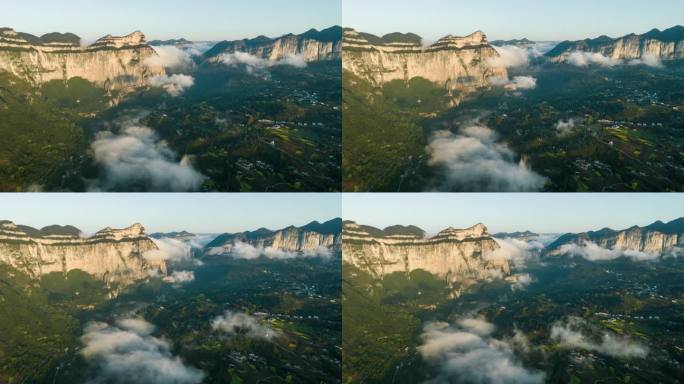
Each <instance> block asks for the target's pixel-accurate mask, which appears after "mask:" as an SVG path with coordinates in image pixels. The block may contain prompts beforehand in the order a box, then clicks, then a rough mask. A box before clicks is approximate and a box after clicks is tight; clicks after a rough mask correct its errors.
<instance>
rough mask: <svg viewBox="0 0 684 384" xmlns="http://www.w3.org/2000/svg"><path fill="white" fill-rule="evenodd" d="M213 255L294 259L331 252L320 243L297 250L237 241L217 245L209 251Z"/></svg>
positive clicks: (326, 255)
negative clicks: (313, 246) (220, 245)
mask: <svg viewBox="0 0 684 384" xmlns="http://www.w3.org/2000/svg"><path fill="white" fill-rule="evenodd" d="M208 252H209V254H212V255H221V254H223V255H230V256H232V257H235V258H238V259H246V260H253V259H257V258H259V257H261V256H264V257H266V258H269V259H294V258H298V257H303V258H306V257H319V258H329V257H330V255H331V253H330V249H328V248H327V247H325V246H322V245H319V246H317V247H315V248H313V249H311V250H309V251H306V252H295V251H289V250H284V249H280V248H274V247H271V246H267V247H261V246H259V247H257V246H254V245H251V244H249V243H245V242H242V241H237V242H235V243H234V244H229V245H228V246H224V247H216V248H215V249H211V250H209V251H208Z"/></svg>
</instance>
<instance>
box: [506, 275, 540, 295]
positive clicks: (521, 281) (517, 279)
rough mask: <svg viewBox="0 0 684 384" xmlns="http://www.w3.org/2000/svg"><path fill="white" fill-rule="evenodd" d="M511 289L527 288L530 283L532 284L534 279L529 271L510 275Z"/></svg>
mask: <svg viewBox="0 0 684 384" xmlns="http://www.w3.org/2000/svg"><path fill="white" fill-rule="evenodd" d="M510 280H511V283H512V284H511V289H512V290H514V291H519V290H523V289H525V288H527V286H528V285H530V284H532V282H533V281H534V279H532V275H530V274H529V273H518V274H515V275H511V276H510Z"/></svg>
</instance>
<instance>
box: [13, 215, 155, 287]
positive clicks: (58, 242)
mask: <svg viewBox="0 0 684 384" xmlns="http://www.w3.org/2000/svg"><path fill="white" fill-rule="evenodd" d="M157 249H158V248H157V246H156V245H155V244H154V242H153V241H152V240H150V238H149V237H147V235H146V234H145V230H144V228H143V227H142V226H141V225H140V224H135V225H133V226H131V227H129V228H125V229H112V228H106V229H103V230H101V231H99V232H97V233H95V234H94V235H93V236H90V237H81V235H80V231H79V230H78V229H76V228H74V227H60V226H51V227H45V228H43V229H41V230H38V229H34V228H31V227H27V226H21V225H16V224H14V223H13V222H10V221H0V262H3V263H6V264H9V265H11V266H13V267H15V268H17V269H19V270H22V271H24V272H26V273H28V274H29V275H30V276H32V277H39V276H41V275H44V274H48V273H51V272H61V273H66V272H68V271H70V270H74V269H80V270H82V271H84V272H87V273H89V274H91V275H93V276H95V277H97V278H99V279H102V280H103V281H106V282H119V283H130V282H132V281H135V280H138V279H144V278H146V277H148V276H149V275H150V273H154V272H158V273H166V263H165V262H164V261H163V260H161V259H158V260H155V259H150V258H146V257H145V256H144V253H145V252H147V251H150V250H157Z"/></svg>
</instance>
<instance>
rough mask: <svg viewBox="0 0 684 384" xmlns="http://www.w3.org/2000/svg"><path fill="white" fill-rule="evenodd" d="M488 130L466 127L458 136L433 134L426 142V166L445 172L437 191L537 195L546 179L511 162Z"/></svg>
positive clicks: (521, 163)
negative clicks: (530, 193) (427, 157)
mask: <svg viewBox="0 0 684 384" xmlns="http://www.w3.org/2000/svg"><path fill="white" fill-rule="evenodd" d="M497 140H498V136H497V134H496V133H495V132H494V131H492V130H491V129H489V128H488V127H485V126H482V125H477V124H470V125H466V126H464V127H462V128H461V129H460V130H459V132H458V133H453V132H451V131H448V130H442V131H437V132H435V133H433V134H432V136H431V137H430V139H429V143H428V147H427V152H428V154H429V155H430V159H429V164H430V165H433V166H441V167H443V169H444V172H445V179H444V182H443V184H442V185H441V186H440V187H439V189H440V190H454V191H487V192H497V191H509V192H523V191H538V190H540V189H542V188H543V186H544V184H545V182H546V179H545V178H544V177H542V176H540V175H539V174H537V173H536V172H534V171H532V170H531V169H530V168H529V167H528V166H527V164H526V162H525V161H524V159H521V160H520V161H519V162H517V163H516V162H515V161H514V157H515V155H514V153H513V151H511V149H510V148H508V146H506V145H505V144H503V143H499V142H497Z"/></svg>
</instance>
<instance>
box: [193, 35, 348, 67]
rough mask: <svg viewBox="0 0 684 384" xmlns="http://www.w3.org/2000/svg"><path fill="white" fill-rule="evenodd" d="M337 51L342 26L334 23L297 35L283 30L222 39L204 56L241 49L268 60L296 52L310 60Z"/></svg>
mask: <svg viewBox="0 0 684 384" xmlns="http://www.w3.org/2000/svg"><path fill="white" fill-rule="evenodd" d="M341 51H342V27H339V26H334V27H330V28H327V29H324V30H322V31H318V30H316V29H311V30H309V31H307V32H304V33H302V34H300V35H294V34H287V35H284V36H280V37H277V38H270V37H266V36H263V35H262V36H258V37H255V38H253V39H244V40H235V41H222V42H220V43H218V44H216V45H215V46H214V47H213V48H211V49H210V50H209V51H207V52H206V53H205V54H204V57H205V58H207V59H208V60H212V59H215V58H217V57H218V56H220V55H223V54H234V53H236V52H243V53H249V54H250V55H253V56H256V57H258V58H261V59H266V60H271V61H278V60H282V59H287V58H290V57H294V56H298V57H301V58H302V59H303V60H304V61H307V62H310V61H319V60H331V59H337V58H339V57H340V54H341Z"/></svg>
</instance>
